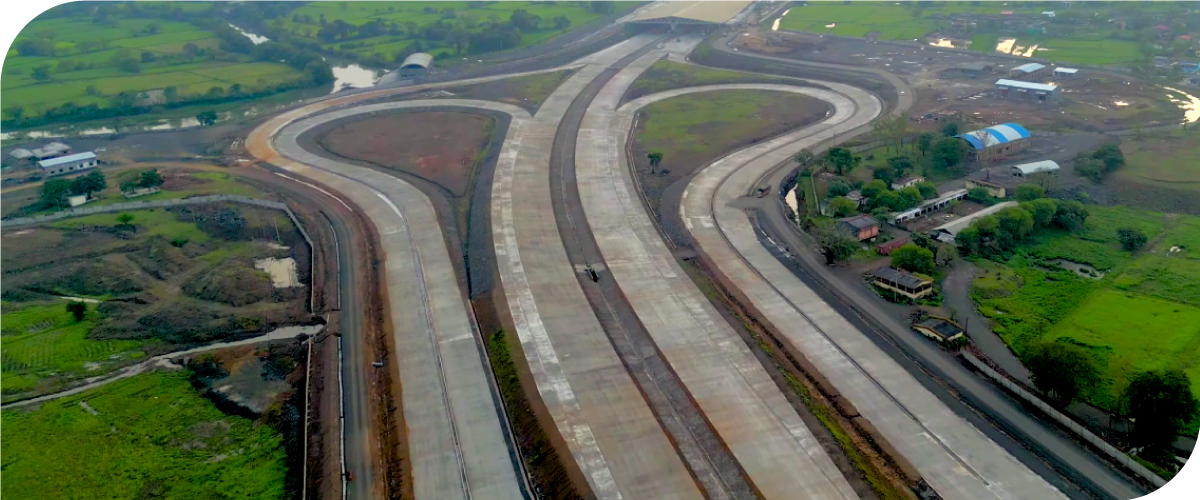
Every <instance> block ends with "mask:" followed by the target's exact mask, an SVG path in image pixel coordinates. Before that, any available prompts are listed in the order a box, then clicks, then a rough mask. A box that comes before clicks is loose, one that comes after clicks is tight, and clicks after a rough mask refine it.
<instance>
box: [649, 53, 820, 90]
mask: <svg viewBox="0 0 1200 500" xmlns="http://www.w3.org/2000/svg"><path fill="white" fill-rule="evenodd" d="M703 47H708V45H707V44H705V45H703ZM722 83H791V84H795V83H797V80H795V79H793V78H783V77H777V76H767V75H758V74H754V73H742V72H739V71H730V70H724V69H712V68H705V67H702V66H695V65H691V64H684V63H677V62H672V61H668V60H665V59H664V60H661V61H658V62H656V63H654V64H653V65H651V66H650V68H649V69H647V70H646V72H645V73H642V75H641V76H639V77H638V79H637V80H635V81H634V82H633V85H631V86H630V87H629V91H628V92H627V93H626V94H625V98H626V99H627V100H633V99H637V98H639V97H642V96H644V95H650V94H654V93H657V92H662V91H664V90H671V89H677V88H681V87H692V86H696V85H717V84H722Z"/></svg>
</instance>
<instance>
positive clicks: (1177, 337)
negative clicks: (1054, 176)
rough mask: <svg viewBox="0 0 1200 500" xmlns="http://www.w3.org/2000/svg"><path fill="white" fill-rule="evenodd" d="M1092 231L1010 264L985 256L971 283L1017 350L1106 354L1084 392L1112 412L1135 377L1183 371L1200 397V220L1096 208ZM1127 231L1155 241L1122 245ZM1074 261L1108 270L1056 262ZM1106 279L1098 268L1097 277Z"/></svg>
mask: <svg viewBox="0 0 1200 500" xmlns="http://www.w3.org/2000/svg"><path fill="white" fill-rule="evenodd" d="M1088 211H1089V212H1090V213H1091V215H1090V216H1089V217H1088V221H1087V225H1086V228H1085V229H1084V230H1082V231H1079V232H1076V233H1071V234H1067V233H1061V234H1052V235H1047V236H1042V237H1039V239H1038V240H1037V241H1036V242H1035V243H1034V244H1033V245H1032V246H1028V247H1024V248H1023V253H1022V254H1019V255H1018V256H1016V257H1014V258H1013V259H1011V260H1009V261H1008V262H1006V263H1003V264H1001V263H995V262H989V261H984V262H981V263H980V265H981V268H982V269H983V270H984V272H983V274H982V275H981V276H980V277H978V278H977V279H976V280H975V282H974V284H973V287H972V291H971V293H972V298H973V299H974V300H975V302H976V303H977V304H978V306H979V310H980V312H981V313H982V314H983V315H984V316H987V317H989V318H990V319H991V320H992V321H993V322H994V328H993V329H994V330H995V332H996V333H997V334H999V335H1000V336H1001V338H1003V339H1004V341H1005V342H1006V343H1008V344H1009V346H1010V347H1012V349H1013V350H1014V351H1015V352H1016V353H1017V354H1018V356H1022V355H1025V354H1027V353H1028V352H1029V349H1030V348H1031V347H1033V346H1034V345H1037V344H1038V343H1041V342H1047V341H1061V342H1069V343H1072V344H1075V345H1079V346H1082V347H1084V348H1085V349H1087V350H1088V351H1089V352H1090V353H1091V354H1092V357H1093V358H1094V359H1096V360H1097V362H1098V364H1099V366H1100V371H1101V380H1100V383H1099V384H1098V385H1097V386H1096V387H1095V388H1093V389H1091V390H1089V391H1088V392H1085V393H1084V394H1083V395H1082V396H1083V398H1084V399H1085V400H1087V401H1088V402H1090V403H1092V404H1095V405H1097V406H1099V407H1101V408H1105V409H1110V410H1111V409H1113V408H1114V407H1115V404H1116V402H1117V398H1118V397H1119V395H1120V394H1121V392H1122V391H1123V390H1124V388H1125V386H1126V385H1127V384H1128V380H1129V379H1130V377H1132V376H1133V375H1134V374H1136V373H1137V372H1140V371H1144V370H1152V369H1159V368H1175V369H1180V370H1183V371H1184V372H1185V373H1187V374H1188V376H1189V377H1190V378H1191V382H1192V390H1193V392H1195V393H1196V394H1200V218H1197V217H1190V216H1180V215H1171V216H1167V215H1164V214H1161V213H1156V212H1149V211H1144V210H1137V209H1132V208H1126V207H1101V206H1089V207H1088ZM1118 228H1132V229H1137V230H1139V231H1141V232H1143V233H1144V234H1146V235H1147V236H1148V237H1149V239H1150V243H1148V244H1147V245H1146V247H1144V248H1143V249H1141V250H1140V251H1139V252H1138V253H1136V254H1135V253H1131V252H1128V251H1126V250H1123V249H1121V247H1120V244H1119V243H1118V239H1117V236H1116V230H1117V229H1118ZM1058 258H1062V259H1067V260H1071V261H1074V262H1078V263H1083V264H1089V265H1092V266H1095V267H1096V268H1097V269H1099V270H1101V271H1102V272H1104V273H1105V274H1104V275H1103V276H1102V277H1098V278H1087V277H1081V276H1079V275H1077V274H1075V273H1073V272H1070V271H1064V270H1061V269H1059V268H1057V267H1054V266H1052V265H1050V264H1049V263H1048V261H1049V260H1051V259H1058ZM1098 276H1099V275H1098Z"/></svg>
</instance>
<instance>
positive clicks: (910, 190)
mask: <svg viewBox="0 0 1200 500" xmlns="http://www.w3.org/2000/svg"><path fill="white" fill-rule="evenodd" d="M896 195H898V196H899V197H900V201H901V202H902V203H903V208H900V209H899V210H907V209H909V208H912V207H915V206H917V205H920V204H921V202H922V201H924V200H925V198H924V197H922V196H921V191H920V190H918V189H917V188H916V186H908V187H906V188H904V189H901V190H899V191H896Z"/></svg>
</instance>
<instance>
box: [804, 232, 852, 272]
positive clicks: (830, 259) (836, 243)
mask: <svg viewBox="0 0 1200 500" xmlns="http://www.w3.org/2000/svg"><path fill="white" fill-rule="evenodd" d="M812 235H813V237H814V238H816V240H817V246H818V247H820V248H821V253H822V254H823V255H824V256H825V264H827V265H828V264H834V263H836V262H840V261H843V260H846V259H847V258H849V257H850V256H851V255H854V252H855V251H856V250H858V240H856V239H855V238H854V236H851V235H850V233H848V232H846V231H843V230H841V229H837V228H833V227H817V228H814V229H813V231H812Z"/></svg>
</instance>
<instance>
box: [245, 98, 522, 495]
mask: <svg viewBox="0 0 1200 500" xmlns="http://www.w3.org/2000/svg"><path fill="white" fill-rule="evenodd" d="M362 95H365V94H360V95H359V96H355V97H358V98H361V97H360V96H362ZM350 102H353V101H350ZM476 104H479V105H481V106H480V107H485V106H505V105H496V104H494V103H479V102H474V101H466V102H451V101H407V102H399V103H380V104H374V105H367V106H356V107H349V108H342V109H337V110H335V111H331V112H328V113H324V114H319V115H315V116H312V117H309V118H304V119H299V118H301V117H303V116H305V115H307V114H310V113H312V112H315V111H319V110H323V109H327V108H329V107H330V106H328V105H326V104H324V103H323V104H322V105H318V106H312V107H311V109H304V108H302V109H301V110H298V111H296V112H293V113H288V114H285V115H282V116H281V118H278V119H276V120H272V121H269V122H267V124H264V125H263V126H262V127H260V129H259V130H256V134H258V133H259V131H262V133H263V134H266V136H267V137H271V136H275V139H274V146H275V147H276V148H278V153H281V154H282V155H283V156H284V158H280V157H277V156H276V155H275V151H270V150H265V149H264V145H263V144H262V142H263V141H261V140H257V141H256V140H254V139H256V138H260V137H261V136H256V135H252V140H251V141H248V145H249V146H250V147H251V149H252V151H253V152H255V154H256V156H258V157H260V158H269V159H270V161H271V162H272V163H273V164H276V165H277V166H279V167H281V168H283V169H286V170H289V171H292V172H295V173H298V174H300V175H303V176H305V177H308V178H310V179H312V180H314V181H316V182H319V183H321V184H323V185H325V186H328V187H329V188H331V189H332V190H334V191H336V192H338V193H341V194H342V195H344V196H346V197H348V198H351V199H353V200H354V201H355V203H356V204H357V205H358V206H359V207H361V208H362V209H363V210H364V211H365V212H366V215H367V217H368V218H369V219H370V220H371V221H372V223H373V224H374V225H375V226H376V229H377V230H378V232H379V235H380V240H381V241H380V243H381V245H382V248H383V249H384V252H385V255H386V263H385V270H386V273H387V274H386V279H387V287H388V304H389V307H390V312H391V317H392V324H393V327H394V331H393V332H392V337H393V342H394V347H393V352H394V353H395V355H396V359H397V365H398V369H399V371H400V372H399V383H400V384H401V387H402V393H403V398H404V401H403V409H404V417H405V423H406V425H407V427H408V431H409V432H408V436H407V440H408V444H409V446H408V448H409V449H408V451H409V458H410V461H411V463H412V470H413V487H414V492H415V494H416V497H417V498H418V499H426V498H428V499H438V500H440V499H456V498H460V499H467V498H509V499H519V498H523V497H524V496H525V493H524V488H523V481H522V478H520V477H519V476H518V473H517V470H518V465H517V460H516V455H515V453H514V452H513V450H512V449H511V448H510V447H509V445H508V441H507V440H506V439H505V435H504V431H503V427H502V426H501V424H500V420H499V419H500V418H501V416H500V415H501V413H500V409H499V401H498V395H496V394H494V393H493V391H492V386H491V385H490V383H489V381H488V378H487V377H489V376H490V375H489V374H488V373H487V372H486V370H485V368H484V362H483V355H484V354H483V348H482V346H481V345H480V342H479V338H478V335H476V334H475V332H474V324H473V319H472V318H471V316H470V312H469V309H468V308H467V306H466V301H465V298H464V296H463V292H462V290H461V289H460V288H459V286H458V280H457V278H456V276H455V273H454V270H453V267H452V265H451V261H450V257H449V253H448V251H447V249H446V247H445V240H444V239H443V236H442V233H441V228H440V226H439V224H438V222H437V218H436V215H435V213H434V209H433V206H432V204H431V203H430V201H429V200H428V198H426V197H425V195H424V194H423V193H421V192H420V191H419V190H417V189H416V188H415V187H413V186H411V185H409V184H408V183H406V182H403V181H401V180H399V179H397V178H394V177H391V176H388V175H386V174H383V173H381V172H378V171H375V170H371V169H367V168H363V167H358V166H354V165H349V164H345V163H342V162H339V161H335V160H331V159H327V158H324V157H321V156H318V155H315V154H313V153H310V152H308V151H305V150H304V149H303V148H301V147H300V146H299V144H298V142H297V138H298V137H299V135H300V134H302V133H304V132H305V131H307V130H310V129H312V128H313V127H316V126H318V125H320V124H322V123H325V122H327V121H330V120H337V119H340V118H344V117H347V116H352V115H355V114H361V113H370V112H375V111H382V110H387V109H398V108H406V107H429V106H455V105H459V106H473V105H476ZM504 111H505V112H510V113H513V114H525V112H524V111H523V110H520V109H519V108H516V107H515V106H506V107H505V109H504ZM526 116H527V114H526ZM267 146H269V144H268V145H267ZM350 313H351V312H349V311H347V314H350ZM347 341H358V342H362V341H364V340H363V339H347ZM371 361H374V360H365V362H364V364H363V365H361V366H357V367H354V366H350V367H348V368H347V371H350V370H358V371H359V372H360V373H361V372H363V371H365V370H369V369H371V368H369V365H367V364H366V363H369V362H371ZM347 392H348V393H349V392H350V391H349V390H348V391H347ZM347 403H350V398H349V397H348V398H347ZM348 406H349V405H348ZM362 410H365V405H364V408H362V409H359V411H362ZM350 411H351V409H350V408H347V439H346V448H347V450H346V462H347V470H348V471H351V472H355V474H356V476H357V477H358V478H359V480H358V481H355V482H353V483H351V484H350V485H348V486H349V487H350V492H351V494H352V496H354V497H355V498H374V496H376V495H375V493H374V492H372V491H371V490H370V488H371V486H372V485H371V484H370V482H369V481H364V480H363V479H364V477H363V476H364V475H365V474H366V473H369V472H370V471H371V469H372V466H373V465H374V464H372V463H370V456H369V452H368V451H367V450H369V449H370V446H369V444H368V443H367V440H369V439H373V438H372V437H371V434H370V433H369V432H365V431H364V430H363V429H359V431H358V432H357V433H352V432H351V431H352V429H351V426H352V425H354V426H355V428H358V427H359V426H362V427H369V422H365V421H364V422H359V423H357V424H353V423H352V419H351V418H350V415H349V413H350ZM362 418H365V417H360V418H358V419H362ZM358 419H355V420H358ZM352 434H354V435H352Z"/></svg>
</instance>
